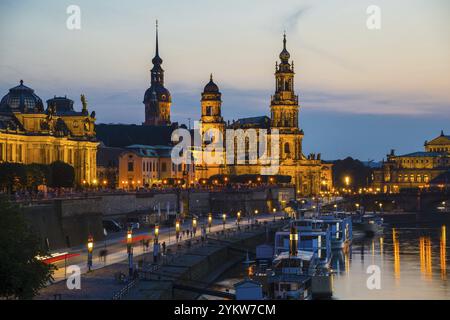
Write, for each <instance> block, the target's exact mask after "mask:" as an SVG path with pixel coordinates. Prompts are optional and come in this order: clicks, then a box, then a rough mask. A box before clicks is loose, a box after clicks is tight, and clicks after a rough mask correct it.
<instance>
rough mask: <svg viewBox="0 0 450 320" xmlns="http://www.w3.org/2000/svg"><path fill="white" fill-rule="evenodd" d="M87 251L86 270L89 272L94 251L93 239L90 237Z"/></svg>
mask: <svg viewBox="0 0 450 320" xmlns="http://www.w3.org/2000/svg"><path fill="white" fill-rule="evenodd" d="M87 249H88V261H87V265H88V270H89V271H91V268H92V252H93V251H94V238H93V237H92V236H89V237H88V243H87Z"/></svg>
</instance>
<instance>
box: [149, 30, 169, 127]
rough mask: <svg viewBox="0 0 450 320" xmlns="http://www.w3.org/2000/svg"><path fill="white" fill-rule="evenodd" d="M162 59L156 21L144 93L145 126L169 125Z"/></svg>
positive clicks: (167, 98)
mask: <svg viewBox="0 0 450 320" xmlns="http://www.w3.org/2000/svg"><path fill="white" fill-rule="evenodd" d="M162 62H163V61H162V59H161V58H160V57H159V48H158V21H156V52H155V57H154V58H153V59H152V63H153V68H152V69H151V71H150V74H151V86H150V88H148V89H147V91H145V95H144V101H143V102H144V105H145V122H144V124H145V125H154V126H164V125H170V105H171V104H172V97H171V96H170V92H169V90H167V89H166V88H165V87H164V70H163V68H162V67H161V64H162Z"/></svg>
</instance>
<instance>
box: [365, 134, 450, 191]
mask: <svg viewBox="0 0 450 320" xmlns="http://www.w3.org/2000/svg"><path fill="white" fill-rule="evenodd" d="M424 148H425V151H419V152H413V153H409V154H404V155H396V154H395V152H394V150H392V151H391V153H390V154H388V155H387V160H386V161H383V164H382V167H381V169H379V170H375V171H374V174H373V187H374V188H376V190H379V191H381V192H385V193H386V192H392V193H397V192H399V191H400V190H401V189H408V188H426V187H429V186H430V184H433V181H435V180H440V177H441V176H443V175H446V174H447V173H448V171H449V170H450V136H447V135H445V134H444V132H443V131H442V132H441V134H440V135H439V136H438V137H436V138H435V139H433V140H431V141H425V144H424Z"/></svg>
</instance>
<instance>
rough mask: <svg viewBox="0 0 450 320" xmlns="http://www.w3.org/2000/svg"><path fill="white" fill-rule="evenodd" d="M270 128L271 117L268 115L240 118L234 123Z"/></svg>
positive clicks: (234, 124)
mask: <svg viewBox="0 0 450 320" xmlns="http://www.w3.org/2000/svg"><path fill="white" fill-rule="evenodd" d="M241 126H242V127H252V128H269V126H270V118H269V117H267V116H260V117H249V118H240V119H238V120H237V121H236V122H234V123H233V127H235V128H236V127H241Z"/></svg>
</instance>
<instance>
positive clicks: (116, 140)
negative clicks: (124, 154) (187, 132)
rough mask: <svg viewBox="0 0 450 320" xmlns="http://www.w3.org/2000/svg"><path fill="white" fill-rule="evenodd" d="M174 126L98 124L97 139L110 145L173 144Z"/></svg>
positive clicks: (175, 127)
mask: <svg viewBox="0 0 450 320" xmlns="http://www.w3.org/2000/svg"><path fill="white" fill-rule="evenodd" d="M177 127H178V126H177V124H173V125H172V126H146V125H135V124H98V125H96V126H95V131H96V133H97V139H98V140H100V141H102V142H103V143H104V144H105V146H108V147H121V148H124V147H126V146H130V145H133V144H140V145H146V146H155V145H162V146H171V145H172V141H171V136H172V132H173V131H174V130H175V129H177Z"/></svg>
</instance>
